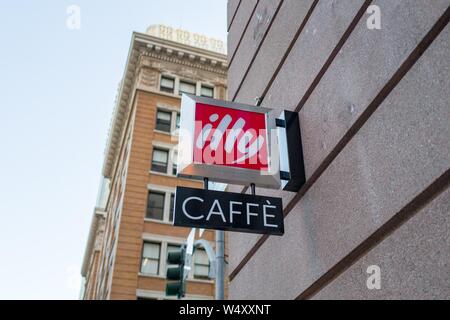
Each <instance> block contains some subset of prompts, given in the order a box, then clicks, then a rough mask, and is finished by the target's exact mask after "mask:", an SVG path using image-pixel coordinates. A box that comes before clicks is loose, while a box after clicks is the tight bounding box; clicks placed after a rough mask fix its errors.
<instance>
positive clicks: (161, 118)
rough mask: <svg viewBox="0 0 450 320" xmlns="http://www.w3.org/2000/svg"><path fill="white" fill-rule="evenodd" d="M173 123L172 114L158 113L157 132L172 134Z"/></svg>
mask: <svg viewBox="0 0 450 320" xmlns="http://www.w3.org/2000/svg"><path fill="white" fill-rule="evenodd" d="M171 123H172V113H171V112H167V111H161V110H158V111H157V112H156V127H155V129H156V130H159V131H164V132H170V131H171V128H170V127H171Z"/></svg>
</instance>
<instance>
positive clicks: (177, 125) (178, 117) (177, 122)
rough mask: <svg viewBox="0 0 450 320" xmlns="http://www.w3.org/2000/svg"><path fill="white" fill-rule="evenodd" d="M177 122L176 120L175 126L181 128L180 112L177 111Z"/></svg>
mask: <svg viewBox="0 0 450 320" xmlns="http://www.w3.org/2000/svg"><path fill="white" fill-rule="evenodd" d="M176 119H177V120H176V122H175V128H176V129H180V114H179V113H177V118H176Z"/></svg>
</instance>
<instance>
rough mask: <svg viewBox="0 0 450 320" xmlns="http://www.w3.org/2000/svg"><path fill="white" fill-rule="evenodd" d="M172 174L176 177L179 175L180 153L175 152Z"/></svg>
mask: <svg viewBox="0 0 450 320" xmlns="http://www.w3.org/2000/svg"><path fill="white" fill-rule="evenodd" d="M172 160H173V161H172V174H173V175H174V176H176V175H177V164H178V153H177V152H174V153H173V159H172Z"/></svg>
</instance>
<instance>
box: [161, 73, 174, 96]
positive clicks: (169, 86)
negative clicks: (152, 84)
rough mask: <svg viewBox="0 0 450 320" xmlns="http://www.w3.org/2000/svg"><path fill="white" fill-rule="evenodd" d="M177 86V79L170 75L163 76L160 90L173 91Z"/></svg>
mask: <svg viewBox="0 0 450 320" xmlns="http://www.w3.org/2000/svg"><path fill="white" fill-rule="evenodd" d="M174 88H175V80H174V79H173V78H169V77H161V87H160V90H161V91H164V92H169V93H173V91H174Z"/></svg>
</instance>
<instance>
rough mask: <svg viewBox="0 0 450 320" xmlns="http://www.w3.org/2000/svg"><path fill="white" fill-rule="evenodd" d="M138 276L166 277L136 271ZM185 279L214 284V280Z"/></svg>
mask: <svg viewBox="0 0 450 320" xmlns="http://www.w3.org/2000/svg"><path fill="white" fill-rule="evenodd" d="M138 276H139V277H143V278H156V279H166V277H164V276H161V275H159V274H145V273H141V272H139V273H138ZM187 281H189V282H194V283H207V284H214V280H202V279H193V278H188V279H187Z"/></svg>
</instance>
